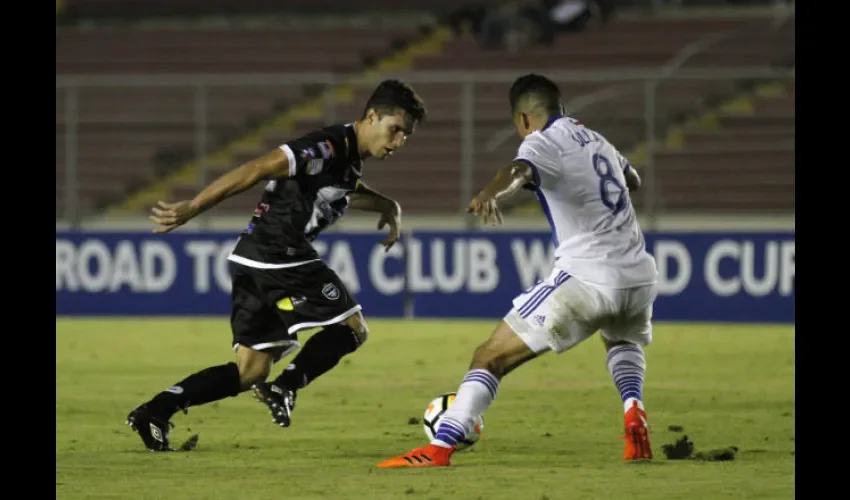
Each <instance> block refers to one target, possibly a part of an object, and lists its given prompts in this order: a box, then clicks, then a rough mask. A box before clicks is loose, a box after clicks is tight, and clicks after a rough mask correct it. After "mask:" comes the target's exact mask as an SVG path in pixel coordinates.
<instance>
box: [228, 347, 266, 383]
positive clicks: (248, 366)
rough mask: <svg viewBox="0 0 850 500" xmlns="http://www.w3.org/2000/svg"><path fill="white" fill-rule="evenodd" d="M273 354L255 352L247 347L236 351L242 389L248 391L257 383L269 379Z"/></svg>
mask: <svg viewBox="0 0 850 500" xmlns="http://www.w3.org/2000/svg"><path fill="white" fill-rule="evenodd" d="M273 361H274V359H273V357H272V355H271V354H269V353H267V352H264V351H255V350H253V349H250V348H248V347H245V346H241V345H240V346H239V348H238V349H237V351H236V367H237V368H238V369H239V381H240V383H241V385H242V389H243V390H245V389H248V388H249V387H251V386H252V385H253V384H255V383H257V382H262V381H264V380H266V378H268V376H269V373H270V372H271V368H272V362H273Z"/></svg>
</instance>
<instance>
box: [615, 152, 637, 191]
mask: <svg viewBox="0 0 850 500" xmlns="http://www.w3.org/2000/svg"><path fill="white" fill-rule="evenodd" d="M617 158H618V159H619V160H620V168H622V169H623V176H624V177H625V178H626V187H627V188H629V191H637V190H638V189H640V184H641V182H640V175H638V173H637V170H635V168H634V167H633V166H632V164H631V162H630V161H629V160H628V159H626V157H625V156H623V155H621V154H620V152H619V151H618V152H617Z"/></svg>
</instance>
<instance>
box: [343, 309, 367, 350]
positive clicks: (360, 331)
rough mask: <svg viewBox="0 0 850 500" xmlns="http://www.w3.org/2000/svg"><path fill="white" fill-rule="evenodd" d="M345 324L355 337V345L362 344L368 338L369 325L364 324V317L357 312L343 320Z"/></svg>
mask: <svg viewBox="0 0 850 500" xmlns="http://www.w3.org/2000/svg"><path fill="white" fill-rule="evenodd" d="M345 326H347V327H349V328H351V331H352V332H353V333H354V336H355V337H357V346H358V347H360V346H361V345H363V344H364V343H365V342H366V340H367V339H368V338H369V325H367V324H366V319H365V318H364V317H363V315H362V314H360V313H359V312H358V313H357V314H354V315H352V316H349V317H348V318H347V319H346V320H345Z"/></svg>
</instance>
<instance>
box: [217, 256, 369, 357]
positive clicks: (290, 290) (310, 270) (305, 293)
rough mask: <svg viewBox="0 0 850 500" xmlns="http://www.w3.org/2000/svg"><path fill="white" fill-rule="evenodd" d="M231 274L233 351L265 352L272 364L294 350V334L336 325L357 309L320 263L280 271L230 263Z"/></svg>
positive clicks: (334, 278)
mask: <svg viewBox="0 0 850 500" xmlns="http://www.w3.org/2000/svg"><path fill="white" fill-rule="evenodd" d="M230 276H231V280H232V290H231V295H230V296H231V299H230V300H231V312H230V326H231V329H232V331H233V348H234V349H236V346H237V345H239V344H241V345H244V346H245V347H250V348H252V349H255V350H258V351H266V350H268V351H271V352H273V353H274V356H275V360H278V359H280V357H282V356H283V355H284V354H286V353H287V352H289V351H290V350H292V349H296V348H298V346H299V344H298V337H297V332H298V331H299V330H305V329H308V328H315V327H320V326H325V325H331V324H334V323H339V322H341V321H343V320H345V319H346V318H348V317H350V316H352V315H354V314H356V313H357V312H358V311H360V309H361V307H360V304H358V303H357V301H356V300H355V299H354V297H352V296H351V294H349V293H348V290H347V289H346V288H345V285H344V284H343V283H342V281H341V280H340V279H339V276H337V274H336V273H335V272H334V271H333V270H332V269H331V268H329V267H328V266H327V265H326V264H325V263H324V262H322V261H315V262H311V263H309V264H302V265H300V266H295V267H287V268H283V269H257V268H253V267H247V266H243V265H241V264H236V263H234V262H231V263H230Z"/></svg>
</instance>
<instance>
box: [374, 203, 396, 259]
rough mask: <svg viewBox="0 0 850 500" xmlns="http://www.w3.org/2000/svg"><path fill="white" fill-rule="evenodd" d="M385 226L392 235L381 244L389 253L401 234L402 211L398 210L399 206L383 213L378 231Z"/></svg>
mask: <svg viewBox="0 0 850 500" xmlns="http://www.w3.org/2000/svg"><path fill="white" fill-rule="evenodd" d="M385 226H389V227H390V234H389V236H387V238H386V239H384V240H383V241H382V242H381V245H384V251H385V252H389V251H390V248H392V247H393V245H395V243H396V242H397V241H398V238H399V234H401V209H399V208H398V204H396V206H395V207H394V208H393V210H390V211H387V212H383V213H381V218H380V219H379V220H378V230H381V229H383V228H384V227H385Z"/></svg>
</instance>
